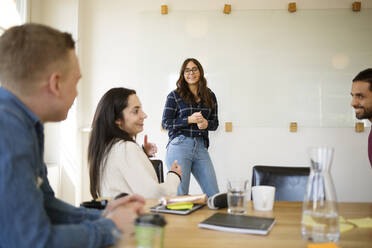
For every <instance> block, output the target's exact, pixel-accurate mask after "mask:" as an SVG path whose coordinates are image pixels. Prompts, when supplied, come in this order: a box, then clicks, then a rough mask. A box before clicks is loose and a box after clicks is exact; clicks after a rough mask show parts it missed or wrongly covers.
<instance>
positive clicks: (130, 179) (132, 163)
mask: <svg viewBox="0 0 372 248" xmlns="http://www.w3.org/2000/svg"><path fill="white" fill-rule="evenodd" d="M115 146H118V147H115V152H114V153H112V152H111V153H110V154H111V156H115V158H114V159H110V161H115V165H114V164H107V165H106V167H107V166H116V167H117V168H118V169H119V170H120V173H121V175H122V176H123V178H124V179H125V180H126V182H127V183H128V185H129V186H130V188H131V189H132V190H133V192H135V193H136V194H139V195H142V196H144V197H145V198H157V197H162V196H168V195H172V196H173V195H176V194H177V187H178V185H179V184H180V178H179V176H178V175H176V174H174V173H169V174H168V175H167V177H166V179H165V182H164V183H161V184H159V183H158V181H157V177H156V173H155V170H154V169H153V166H152V164H151V162H150V161H149V159H148V158H147V157H146V154H145V153H144V152H143V151H142V149H141V148H140V147H139V146H138V145H137V144H136V143H134V142H130V141H127V142H118V143H117V144H115Z"/></svg>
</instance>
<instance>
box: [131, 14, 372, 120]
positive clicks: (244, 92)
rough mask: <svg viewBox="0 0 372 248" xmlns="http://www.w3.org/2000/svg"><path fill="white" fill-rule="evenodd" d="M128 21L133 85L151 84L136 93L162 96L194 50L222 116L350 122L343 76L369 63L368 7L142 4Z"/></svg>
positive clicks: (371, 24) (371, 18) (371, 23)
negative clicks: (227, 10) (165, 9)
mask: <svg viewBox="0 0 372 248" xmlns="http://www.w3.org/2000/svg"><path fill="white" fill-rule="evenodd" d="M134 22H137V23H138V25H137V26H136V29H137V30H136V35H137V37H135V40H136V47H135V50H136V51H135V52H136V54H137V58H136V60H135V63H136V65H135V66H136V67H137V68H139V70H138V78H139V81H141V82H140V85H141V83H142V85H143V87H145V85H148V84H149V83H151V82H155V83H157V84H158V87H157V88H156V89H154V88H152V89H154V90H152V92H151V93H149V92H147V93H146V89H143V93H142V95H146V94H159V95H160V96H161V98H164V96H166V94H167V93H169V91H170V90H172V89H174V88H175V83H176V80H177V78H178V73H179V70H180V67H181V64H182V62H183V61H184V59H186V58H188V57H195V58H197V59H198V60H199V61H200V62H201V64H202V65H203V67H204V70H205V73H206V77H207V80H208V85H209V87H210V88H211V89H212V90H213V91H214V92H215V93H216V96H217V98H218V103H219V117H220V120H221V121H222V122H224V121H231V122H233V125H234V126H235V127H288V125H289V123H290V122H298V124H299V126H304V127H351V126H353V125H354V122H355V117H354V113H353V110H352V108H351V107H350V101H351V97H350V89H351V80H352V79H353V77H354V76H355V75H356V74H357V73H358V72H359V71H361V70H363V69H365V68H368V67H372V9H363V10H362V11H361V12H352V11H351V10H349V9H334V10H301V11H298V12H295V13H289V12H288V11H286V10H245V11H233V12H232V14H230V15H224V14H221V13H220V12H216V11H199V12H198V11H172V12H171V13H169V14H168V15H160V14H159V12H158V11H156V12H155V11H153V12H152V11H146V12H141V13H139V14H138V19H136V21H134ZM137 87H138V86H137ZM137 89H138V88H137ZM138 90H139V91H141V87H140V89H138ZM164 101H165V98H164V99H160V102H161V103H154V106H156V107H157V108H159V107H160V108H162V107H163V102H164Z"/></svg>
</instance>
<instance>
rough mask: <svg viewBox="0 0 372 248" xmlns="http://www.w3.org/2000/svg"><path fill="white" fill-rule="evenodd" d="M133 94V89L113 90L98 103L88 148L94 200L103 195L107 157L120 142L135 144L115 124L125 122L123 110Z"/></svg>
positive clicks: (91, 192) (91, 191)
mask: <svg viewBox="0 0 372 248" xmlns="http://www.w3.org/2000/svg"><path fill="white" fill-rule="evenodd" d="M133 94H136V91H134V90H131V89H126V88H112V89H110V90H109V91H107V92H106V93H105V94H104V95H103V97H102V98H101V100H100V101H99V103H98V106H97V109H96V113H95V114H94V119H93V124H92V131H91V134H90V138H89V146H88V164H89V177H90V194H91V195H92V197H93V199H97V198H98V197H99V196H100V194H101V189H100V184H101V172H102V171H103V169H104V168H103V167H102V168H101V166H104V161H103V159H104V158H105V155H106V154H107V153H108V152H109V151H110V149H111V147H112V146H113V145H114V144H115V143H116V142H118V141H120V140H124V141H132V142H135V141H134V140H133V138H132V137H131V136H130V135H129V134H128V133H127V132H125V131H123V130H122V129H120V128H119V127H118V126H117V124H116V123H115V121H116V120H118V119H120V120H122V121H124V116H123V110H124V109H125V108H126V107H127V105H128V98H129V96H130V95H133Z"/></svg>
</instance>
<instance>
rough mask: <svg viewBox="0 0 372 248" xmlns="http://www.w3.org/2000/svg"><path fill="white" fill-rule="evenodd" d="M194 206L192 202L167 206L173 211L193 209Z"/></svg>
mask: <svg viewBox="0 0 372 248" xmlns="http://www.w3.org/2000/svg"><path fill="white" fill-rule="evenodd" d="M193 206H194V204H193V203H192V202H177V203H171V204H168V205H167V208H168V209H172V210H180V209H192V207H193Z"/></svg>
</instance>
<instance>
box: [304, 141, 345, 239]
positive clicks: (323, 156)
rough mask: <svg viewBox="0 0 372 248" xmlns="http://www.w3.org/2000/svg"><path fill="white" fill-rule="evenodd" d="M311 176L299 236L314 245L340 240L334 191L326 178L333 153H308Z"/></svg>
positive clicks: (318, 150) (315, 150)
mask: <svg viewBox="0 0 372 248" xmlns="http://www.w3.org/2000/svg"><path fill="white" fill-rule="evenodd" d="M309 153H310V154H309V155H310V165H311V172H310V175H309V181H308V183H307V189H306V195H305V198H304V202H303V209H302V236H303V238H304V239H307V240H309V241H312V242H316V243H323V242H337V241H338V240H339V237H340V231H339V223H338V211H337V199H336V191H335V188H334V185H333V181H332V177H331V175H330V168H331V163H332V158H333V153H334V149H333V148H329V147H315V148H310V149H309Z"/></svg>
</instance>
